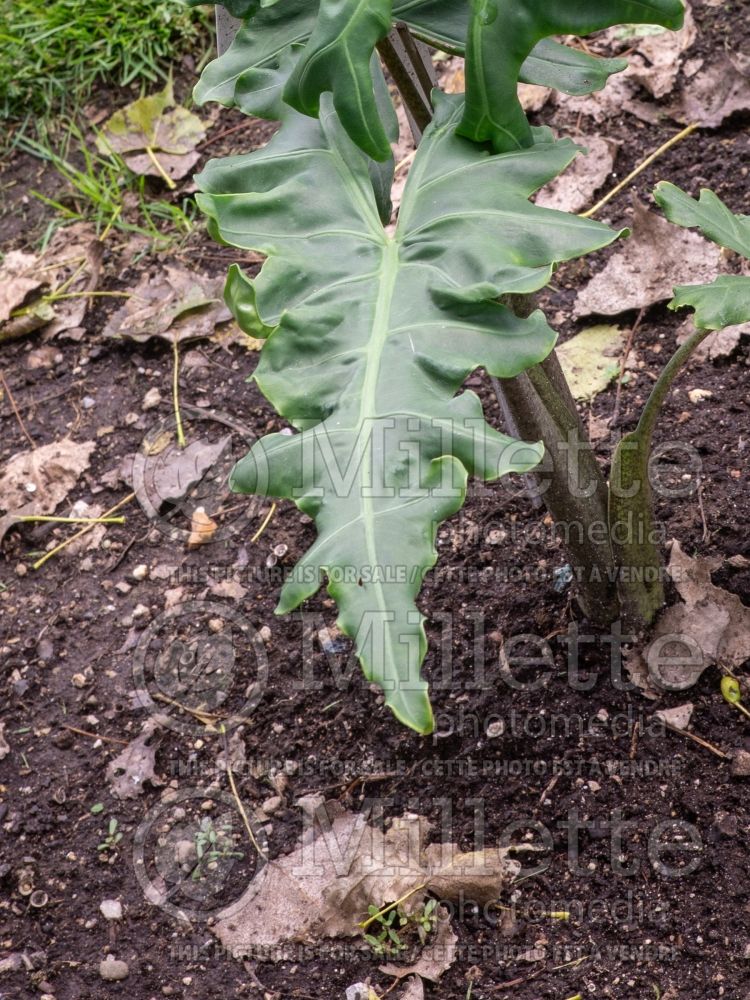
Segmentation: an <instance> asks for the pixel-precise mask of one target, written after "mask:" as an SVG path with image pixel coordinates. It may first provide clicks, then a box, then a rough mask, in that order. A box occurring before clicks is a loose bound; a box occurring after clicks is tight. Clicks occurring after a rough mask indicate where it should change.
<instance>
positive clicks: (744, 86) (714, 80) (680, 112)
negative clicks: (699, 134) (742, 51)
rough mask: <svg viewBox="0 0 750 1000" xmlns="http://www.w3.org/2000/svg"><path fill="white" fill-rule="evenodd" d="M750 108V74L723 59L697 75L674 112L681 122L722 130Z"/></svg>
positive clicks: (672, 111)
mask: <svg viewBox="0 0 750 1000" xmlns="http://www.w3.org/2000/svg"><path fill="white" fill-rule="evenodd" d="M748 109H750V79H749V78H748V74H747V72H744V71H743V70H742V69H741V68H740V67H739V66H737V65H735V64H734V63H733V62H732V61H731V60H730V59H728V58H727V57H726V56H722V57H721V59H719V60H718V61H717V62H714V63H711V64H710V65H709V66H706V67H704V68H703V69H701V70H699V71H698V72H697V73H696V74H695V76H693V78H692V79H691V80H690V81H689V82H688V83H687V85H686V86H685V88H684V89H683V91H682V93H681V94H680V97H679V100H678V101H677V103H676V104H675V105H674V106H673V108H672V109H671V114H672V115H673V117H674V118H675V119H676V120H677V121H684V122H698V124H699V125H701V126H702V127H703V128H719V126H720V125H722V124H723V123H724V122H725V121H726V120H727V118H729V117H731V116H732V115H733V114H736V113H737V112H740V111H747V110H748Z"/></svg>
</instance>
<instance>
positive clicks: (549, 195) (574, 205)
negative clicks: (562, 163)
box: [536, 135, 618, 212]
mask: <svg viewBox="0 0 750 1000" xmlns="http://www.w3.org/2000/svg"><path fill="white" fill-rule="evenodd" d="M577 141H578V142H580V145H581V146H583V147H584V148H585V149H586V150H587V152H586V155H582V156H577V157H576V159H575V160H573V162H572V163H571V165H570V166H569V167H568V169H567V170H566V171H565V172H564V173H562V174H561V175H560V176H559V177H557V178H556V179H555V180H554V181H552V182H551V183H550V184H548V185H547V186H546V187H543V188H542V190H541V191H540V192H539V194H538V195H537V197H536V203H537V205H541V207H542V208H554V209H557V211H559V212H580V211H581V210H582V209H583V208H585V207H586V206H587V205H589V204H590V203H591V202H592V200H593V196H594V194H595V193H596V192H597V191H598V190H599V188H600V187H602V185H603V184H604V183H605V182H606V180H607V178H608V177H609V175H610V173H611V172H612V168H613V167H614V165H615V155H616V153H617V148H618V147H617V144H616V143H614V142H612V141H610V140H609V139H603V138H602V137H601V136H598V135H593V136H589V137H585V136H584V137H582V138H581V139H580V140H577Z"/></svg>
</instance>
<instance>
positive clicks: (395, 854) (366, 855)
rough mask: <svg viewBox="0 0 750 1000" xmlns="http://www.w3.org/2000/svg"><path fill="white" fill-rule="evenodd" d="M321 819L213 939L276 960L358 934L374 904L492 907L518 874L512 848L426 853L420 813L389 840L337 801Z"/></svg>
mask: <svg viewBox="0 0 750 1000" xmlns="http://www.w3.org/2000/svg"><path fill="white" fill-rule="evenodd" d="M337 812H338V815H337V814H336V813H337ZM332 816H333V818H331V817H332ZM315 820H316V823H315V825H314V826H313V827H312V828H311V829H309V830H308V831H307V832H306V834H305V835H304V836H303V837H302V839H301V841H300V842H299V843H298V845H297V847H296V848H295V849H294V851H292V852H291V853H290V854H286V855H284V856H282V857H281V858H278V859H277V860H275V861H272V862H269V863H268V864H267V865H266V866H265V867H264V868H263V869H262V870H261V871H260V873H259V874H258V875H256V877H255V879H253V882H252V883H251V884H250V886H249V887H248V889H247V891H246V892H245V894H244V895H243V896H242V897H241V899H240V900H238V901H237V903H235V904H234V905H233V906H232V907H230V908H229V909H228V910H226V911H224V912H222V913H220V914H219V915H218V918H217V921H216V924H215V926H214V928H213V929H214V932H215V933H216V934H217V936H218V937H219V939H220V940H221V942H222V944H223V945H224V946H225V947H227V948H230V949H231V950H232V954H234V955H236V956H240V955H252V954H262V955H264V956H265V957H266V958H267V959H268V958H269V957H274V956H275V955H282V954H283V949H284V946H285V945H287V944H290V943H292V942H306V943H313V942H314V941H316V940H321V939H323V938H330V937H352V936H355V935H357V934H358V933H359V926H358V925H359V923H360V921H362V920H363V919H366V917H367V913H368V907H369V906H370V905H375V906H382V905H383V904H384V903H385V902H389V901H390V902H392V901H393V900H395V899H401V898H402V897H407V898H406V900H405V902H404V903H403V906H404V909H405V910H406V911H407V912H412V911H414V910H416V909H418V908H419V907H420V906H421V905H422V904H423V903H424V901H425V899H426V896H427V894H428V893H430V892H431V893H433V894H434V895H436V896H440V897H442V898H443V899H446V900H456V899H457V898H460V897H461V896H462V895H463V896H465V897H466V898H471V899H473V900H476V901H477V902H478V903H483V902H490V901H491V900H494V899H496V898H497V896H498V895H499V893H500V892H501V890H502V888H503V887H504V886H506V885H507V884H508V882H509V880H511V879H512V878H513V877H514V875H515V874H517V872H518V870H519V869H518V864H517V863H516V862H515V861H513V860H511V859H509V858H508V856H507V851H506V850H500V849H497V850H486V851H482V852H477V853H468V854H464V853H462V852H461V851H459V849H458V848H457V847H456V845H455V844H442V845H440V844H437V845H431V846H430V847H428V848H427V849H425V848H424V846H423V842H424V838H425V836H426V834H427V830H428V823H427V821H426V820H425V819H424V817H420V816H413V815H409V816H404V817H401V818H398V819H396V820H394V821H393V823H392V825H391V827H390V828H389V830H388V831H387V832H386V833H383V832H382V831H381V830H379V829H377V828H376V827H374V826H371V825H370V824H369V823H368V822H367V820H366V818H365V817H364V816H363V815H361V814H356V813H350V812H342V811H341V807H340V806H338V804H337V803H329V804H328V805H327V806H321V807H319V808H318V809H317V810H316V813H315Z"/></svg>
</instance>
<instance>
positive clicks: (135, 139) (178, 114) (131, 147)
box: [96, 81, 206, 180]
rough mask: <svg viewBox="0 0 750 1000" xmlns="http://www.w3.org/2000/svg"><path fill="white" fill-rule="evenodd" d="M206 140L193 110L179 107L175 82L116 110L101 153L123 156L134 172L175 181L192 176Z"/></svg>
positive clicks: (101, 138)
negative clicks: (198, 149)
mask: <svg viewBox="0 0 750 1000" xmlns="http://www.w3.org/2000/svg"><path fill="white" fill-rule="evenodd" d="M205 137H206V132H205V129H204V127H203V122H202V121H201V120H200V118H198V116H197V115H194V114H193V113H192V111H188V109H187V108H183V107H180V106H177V107H175V102H174V93H173V90H172V83H171V81H170V82H169V83H167V85H166V87H165V88H164V90H161V91H159V93H158V94H152V95H151V96H149V97H141V98H139V99H138V100H137V101H133V102H132V103H131V104H128V105H126V106H125V107H124V108H121V109H120V110H119V111H116V112H115V113H114V114H113V115H112V117H111V118H109V119H108V120H107V121H106V122H105V123H104V125H103V126H102V130H101V133H100V135H99V136H98V138H97V143H96V144H97V148H98V149H99V152H100V153H105V154H106V153H109V152H111V151H114V152H115V153H119V154H120V155H121V156H122V157H123V159H124V160H125V163H126V164H127V166H128V167H129V169H130V170H132V171H133V173H136V174H149V175H151V176H154V177H163V176H164V174H167V176H169V177H170V178H172V179H173V180H175V179H179V178H181V177H184V176H185V175H186V174H188V173H189V172H190V171H191V170H192V168H193V167H194V166H195V164H196V163H197V162H198V160H199V159H200V153H198V152H196V149H195V147H196V146H197V145H198V144H199V143H201V142H202V141H203V139H205Z"/></svg>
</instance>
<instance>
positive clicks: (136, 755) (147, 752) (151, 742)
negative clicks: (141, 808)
mask: <svg viewBox="0 0 750 1000" xmlns="http://www.w3.org/2000/svg"><path fill="white" fill-rule="evenodd" d="M161 722H162V720H161V717H160V716H158V715H157V716H153V717H152V718H150V719H148V720H147V721H146V722H145V723H144V725H143V729H142V730H141V733H140V736H136V738H135V739H134V740H132V741H131V742H130V743H129V744H128V745H127V746H126V747H125V749H124V750H123V751H122V753H119V754H118V755H117V756H116V757H115V758H114V759H113V760H111V761H110V762H109V764H108V765H107V771H106V778H107V781H109V783H110V784H111V785H112V792H113V793H114V794H115V795H116V796H117V798H118V799H136V798H138V796H139V795H141V794H142V793H143V785H144V782H146V781H151V782H153V781H154V779H155V777H156V775H155V773H154V768H155V766H156V750H157V746H158V741H157V739H156V734H157V732H158V731H159V729H160V728H161Z"/></svg>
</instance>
